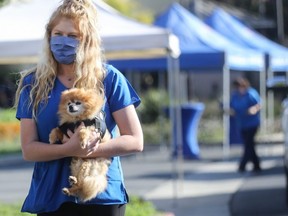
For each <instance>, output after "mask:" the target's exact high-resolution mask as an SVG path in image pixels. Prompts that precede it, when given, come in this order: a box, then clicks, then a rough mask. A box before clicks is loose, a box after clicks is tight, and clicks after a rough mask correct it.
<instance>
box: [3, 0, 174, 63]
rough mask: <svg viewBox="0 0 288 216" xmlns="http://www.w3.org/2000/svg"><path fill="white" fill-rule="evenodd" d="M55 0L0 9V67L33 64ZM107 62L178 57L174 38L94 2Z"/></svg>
mask: <svg viewBox="0 0 288 216" xmlns="http://www.w3.org/2000/svg"><path fill="white" fill-rule="evenodd" d="M59 2H60V1H59V0H49V1H47V0H26V1H21V2H13V3H11V4H9V5H7V6H5V7H3V8H0V29H1V34H0V64H19V63H35V62H37V57H38V54H39V52H40V51H41V46H42V39H43V36H44V32H45V25H46V23H47V22H48V19H49V17H50V15H51V13H52V11H53V10H54V9H55V8H56V7H57V6H58V5H59ZM94 3H95V4H96V6H97V8H98V12H99V21H100V31H101V36H102V40H103V47H104V50H105V53H106V55H107V58H108V59H109V58H111V59H114V58H119V57H121V58H125V57H126V58H127V57H130V58H131V57H135V56H136V55H137V56H138V57H139V55H140V56H145V54H146V55H147V54H149V57H151V55H152V56H153V55H167V54H168V55H170V54H171V55H172V56H173V55H175V56H177V55H178V54H179V48H178V40H177V38H176V37H175V36H173V35H172V34H170V33H169V32H167V31H166V30H165V29H161V28H158V27H154V26H149V25H144V24H141V23H139V22H136V21H134V20H132V19H128V18H126V17H124V16H122V15H121V14H120V13H118V12H117V11H116V10H114V9H113V8H111V7H110V6H108V5H107V4H105V3H104V2H103V1H101V0H94Z"/></svg>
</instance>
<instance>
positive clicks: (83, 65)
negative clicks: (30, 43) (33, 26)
mask: <svg viewBox="0 0 288 216" xmlns="http://www.w3.org/2000/svg"><path fill="white" fill-rule="evenodd" d="M63 17H65V18H68V19H72V20H73V21H74V22H75V26H76V27H77V28H78V30H79V33H80V42H79V46H78V48H77V54H76V60H75V63H74V64H75V67H74V73H75V81H74V85H73V87H76V88H80V87H81V88H86V89H95V91H98V92H99V91H101V92H102V93H103V90H104V89H103V83H102V81H103V79H104V77H105V69H104V68H103V63H104V58H103V55H102V48H101V38H100V34H99V30H98V19H97V10H96V8H95V6H94V5H93V3H92V2H91V1H90V0H64V1H63V3H62V4H61V5H60V6H59V7H58V8H57V9H56V10H55V11H54V13H53V14H52V16H51V17H50V20H49V22H48V24H47V25H46V31H45V36H44V46H43V52H42V55H41V56H40V60H39V62H38V64H37V66H36V68H35V67H34V68H31V69H29V70H26V71H23V72H21V73H20V74H21V77H20V80H19V83H18V89H17V91H16V97H15V107H17V105H18V102H19V97H20V93H21V91H22V90H23V89H24V88H26V87H27V86H23V79H24V78H25V77H26V76H27V75H29V74H31V73H35V75H34V77H35V79H34V82H33V84H32V85H31V91H30V95H29V106H32V108H33V109H32V113H33V118H34V119H36V115H37V112H39V111H38V110H37V108H38V105H39V103H40V102H41V101H43V100H44V101H45V102H46V103H47V101H48V95H49V92H50V91H51V90H52V89H53V87H54V82H55V79H56V77H57V62H56V61H55V59H54V58H53V55H52V53H51V51H50V43H49V41H50V38H51V31H52V29H53V28H54V27H55V25H56V24H57V22H58V20H59V19H60V18H63Z"/></svg>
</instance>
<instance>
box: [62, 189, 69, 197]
mask: <svg viewBox="0 0 288 216" xmlns="http://www.w3.org/2000/svg"><path fill="white" fill-rule="evenodd" d="M62 192H63V193H64V194H65V195H67V196H70V191H69V189H68V188H63V189H62Z"/></svg>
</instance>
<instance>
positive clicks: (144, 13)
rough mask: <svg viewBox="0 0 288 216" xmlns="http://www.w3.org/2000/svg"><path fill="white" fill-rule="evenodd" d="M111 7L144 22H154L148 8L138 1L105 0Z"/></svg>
mask: <svg viewBox="0 0 288 216" xmlns="http://www.w3.org/2000/svg"><path fill="white" fill-rule="evenodd" d="M104 1H105V2H106V3H107V4H109V5H110V6H111V7H113V8H115V9H116V10H118V11H119V12H120V13H122V14H124V15H126V16H128V17H132V18H134V19H136V20H138V21H140V22H143V23H152V21H153V15H152V13H151V12H149V11H148V10H144V9H143V8H141V5H140V4H139V3H138V1H133V0H121V1H119V0H104Z"/></svg>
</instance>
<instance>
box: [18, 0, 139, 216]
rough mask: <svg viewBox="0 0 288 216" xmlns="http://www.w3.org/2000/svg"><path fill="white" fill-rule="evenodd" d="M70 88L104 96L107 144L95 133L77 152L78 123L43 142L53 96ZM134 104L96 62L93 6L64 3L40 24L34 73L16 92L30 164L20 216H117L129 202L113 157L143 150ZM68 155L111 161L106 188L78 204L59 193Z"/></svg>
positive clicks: (51, 123)
mask: <svg viewBox="0 0 288 216" xmlns="http://www.w3.org/2000/svg"><path fill="white" fill-rule="evenodd" d="M71 88H85V89H92V90H94V91H95V94H96V92H102V93H103V98H105V105H104V106H103V108H102V109H103V111H104V112H105V116H106V118H105V122H106V125H107V129H108V130H109V132H110V134H111V136H112V139H110V140H108V141H106V142H105V143H103V144H99V143H100V140H101V137H100V134H99V133H96V132H95V133H94V134H92V136H91V137H90V140H89V142H88V146H87V147H86V148H84V149H82V148H81V147H80V144H79V143H80V139H79V131H80V129H81V127H83V126H82V125H83V123H82V125H80V126H79V127H78V128H77V129H76V130H75V131H74V132H72V131H69V130H68V132H67V134H68V136H65V138H64V139H63V143H62V144H59V145H58V144H54V145H50V144H49V134H50V132H51V130H52V129H53V128H55V127H58V126H59V118H58V115H57V111H58V105H59V101H60V96H61V94H62V92H63V91H65V90H67V89H71ZM140 102H141V101H140V98H139V97H138V95H137V93H136V92H135V90H134V89H133V88H132V86H131V85H130V83H129V82H128V81H127V80H126V78H125V77H124V76H123V74H122V73H120V72H119V71H118V70H117V69H116V68H114V67H113V66H112V65H108V64H106V63H105V62H104V60H103V57H102V48H101V39H100V36H99V30H98V28H97V11H96V8H95V6H94V4H93V2H92V1H91V0H64V1H63V2H62V3H61V4H60V5H59V7H58V8H57V9H56V10H55V12H54V13H53V14H52V16H51V18H50V20H49V22H48V24H47V26H46V32H45V37H44V48H43V53H42V57H41V58H40V61H39V62H38V64H37V67H36V68H32V69H31V70H30V69H29V70H27V71H24V72H22V73H21V78H20V81H19V86H18V89H17V92H16V98H15V107H16V108H17V113H16V117H17V118H18V119H20V121H21V123H20V125H21V146H22V153H23V157H24V159H25V160H28V161H33V162H35V166H34V171H33V176H32V180H31V186H30V190H29V193H28V196H27V197H26V199H25V201H24V204H23V207H22V211H23V212H30V213H34V214H37V215H38V216H64V215H67V216H68V215H69V216H83V215H85V216H89V215H91V216H92V215H93V216H96V215H105V216H116V215H117V216H124V215H125V204H126V203H128V201H129V198H128V195H127V192H126V188H125V184H124V179H123V173H122V168H121V162H120V156H122V155H126V154H132V153H136V152H141V151H142V150H143V145H144V141H143V132H142V128H141V124H140V121H139V118H138V116H137V113H136V109H135V108H136V107H137V106H138V105H139V104H140ZM72 157H81V158H94V157H107V158H111V164H110V166H109V170H108V174H107V179H108V186H107V188H106V190H105V191H104V192H102V193H100V194H99V195H97V197H96V198H94V199H92V200H89V201H88V202H85V203H81V202H79V201H78V200H77V198H75V197H72V196H66V195H65V194H63V193H62V188H64V187H69V181H68V179H69V178H68V177H69V175H70V163H71V158H72Z"/></svg>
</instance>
